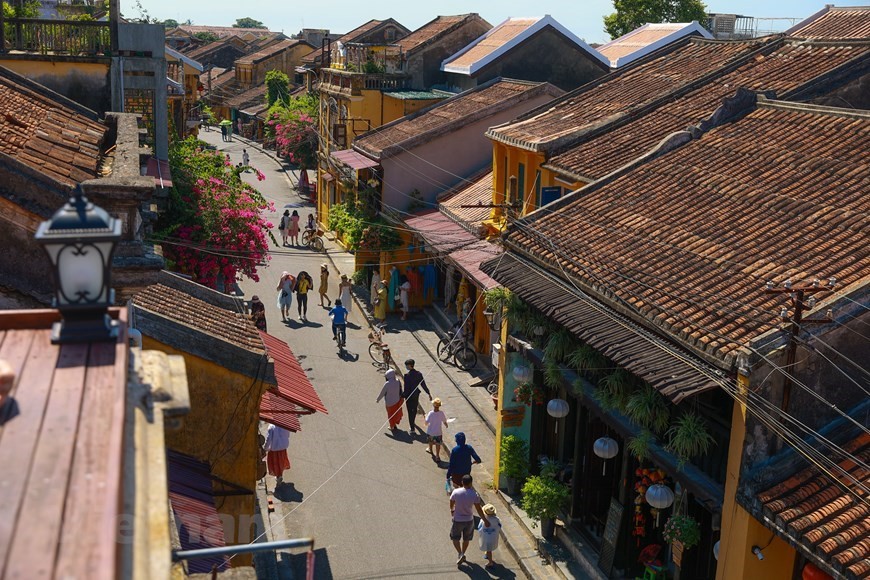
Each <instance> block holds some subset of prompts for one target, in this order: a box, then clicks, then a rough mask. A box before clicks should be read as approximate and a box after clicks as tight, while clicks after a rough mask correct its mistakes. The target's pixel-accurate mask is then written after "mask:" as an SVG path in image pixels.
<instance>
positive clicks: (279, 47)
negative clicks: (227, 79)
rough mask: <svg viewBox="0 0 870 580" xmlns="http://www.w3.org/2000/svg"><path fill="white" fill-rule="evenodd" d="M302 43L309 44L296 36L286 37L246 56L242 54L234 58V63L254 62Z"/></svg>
mask: <svg viewBox="0 0 870 580" xmlns="http://www.w3.org/2000/svg"><path fill="white" fill-rule="evenodd" d="M299 44H304V45H306V46H310V45H309V44H308V43H307V42H305V41H304V40H299V39H296V38H288V39H287V40H282V41H280V42H276V43H275V44H271V45H269V46H268V47H267V48H264V49H263V50H260V51H258V52H255V53H253V54H249V55H247V56H243V57H242V58H240V59H238V60H236V64H256V63H258V62H260V61H262V60H265V59H267V58H271V57H273V56H275V55H276V54H279V53H281V52H284V51H285V50H287V49H289V48H292V47H294V46H296V45H299Z"/></svg>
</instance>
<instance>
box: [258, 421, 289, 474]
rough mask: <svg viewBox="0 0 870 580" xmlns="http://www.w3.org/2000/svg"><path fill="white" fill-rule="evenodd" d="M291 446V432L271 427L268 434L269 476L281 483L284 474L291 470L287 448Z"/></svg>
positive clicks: (267, 465) (267, 456)
mask: <svg viewBox="0 0 870 580" xmlns="http://www.w3.org/2000/svg"><path fill="white" fill-rule="evenodd" d="M289 446H290V431H288V430H287V429H284V428H283V427H278V426H277V425H269V430H268V431H267V432H266V444H265V445H264V447H265V448H266V469H267V470H268V472H269V475H272V476H274V477H276V478H277V479H278V483H281V482H282V481H283V479H284V472H285V471H287V470H288V469H290V458H289V457H288V456H287V447H289Z"/></svg>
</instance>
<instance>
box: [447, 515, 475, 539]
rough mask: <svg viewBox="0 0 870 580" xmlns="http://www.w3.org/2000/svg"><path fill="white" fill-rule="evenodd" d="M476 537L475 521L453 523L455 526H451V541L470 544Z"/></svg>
mask: <svg viewBox="0 0 870 580" xmlns="http://www.w3.org/2000/svg"><path fill="white" fill-rule="evenodd" d="M473 537H474V520H471V521H470V522H453V525H452V526H450V539H451V540H460V539H462V540H465V541H466V542H470V541H471V538H473Z"/></svg>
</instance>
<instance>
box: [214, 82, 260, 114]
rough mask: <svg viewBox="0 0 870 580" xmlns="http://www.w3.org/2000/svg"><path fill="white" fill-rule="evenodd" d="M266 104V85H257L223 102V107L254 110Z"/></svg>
mask: <svg viewBox="0 0 870 580" xmlns="http://www.w3.org/2000/svg"><path fill="white" fill-rule="evenodd" d="M265 104H266V85H259V86H256V87H254V88H252V89H248V90H247V91H245V92H243V93H241V94H238V95H236V96H235V97H233V98H231V99H227V100H226V101H224V106H226V107H229V108H231V109H240V110H247V109H251V108H253V109H256V108H259V107H260V106H261V105H263V106H265Z"/></svg>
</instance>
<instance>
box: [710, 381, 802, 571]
mask: <svg viewBox="0 0 870 580" xmlns="http://www.w3.org/2000/svg"><path fill="white" fill-rule="evenodd" d="M738 385H739V387H740V388H741V389H744V390H745V389H747V388H748V386H749V379H748V378H747V377H745V376H743V375H739V376H738ZM745 435H746V407H744V406H743V405H742V404H740V403H737V402H735V403H734V411H733V413H732V419H731V441H730V444H729V447H728V469H727V473H726V476H725V477H726V479H725V501H724V504H723V506H722V536H721V539H720V540H719V563H718V565H717V567H716V580H743V579H744V578H763V579H764V580H791V578H792V570H793V569H794V563H795V558H796V555H797V553H796V551H795V550H794V548H792V547H791V546H789V545H788V544H787V543H786V542H784V541H783V540H781V539H780V538H779V537H778V536H776V535H774V533H773V532H772V531H771V530H770V529H768V528H766V527H765V526H764V525H762V524H761V523H760V522H759V521H758V520H756V519H755V518H753V517H752V516H751V515H750V514H749V512H747V511H746V510H744V509H743V508H742V507H741V506H740V505H738V503H737V500H736V499H735V495H736V492H737V485H738V482H739V479H740V464H741V457H742V454H743V443H744V438H745ZM768 544H769V545H768ZM752 546H759V547H761V548H764V550H763V553H764V560H759V559H758V558H756V557H755V555H754V554H753V553H752ZM765 546H767V547H765Z"/></svg>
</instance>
